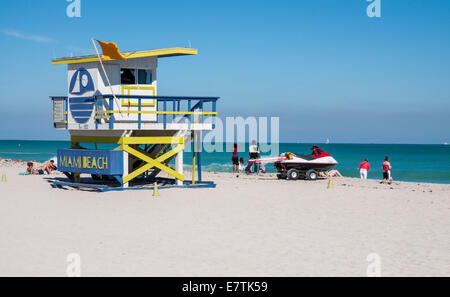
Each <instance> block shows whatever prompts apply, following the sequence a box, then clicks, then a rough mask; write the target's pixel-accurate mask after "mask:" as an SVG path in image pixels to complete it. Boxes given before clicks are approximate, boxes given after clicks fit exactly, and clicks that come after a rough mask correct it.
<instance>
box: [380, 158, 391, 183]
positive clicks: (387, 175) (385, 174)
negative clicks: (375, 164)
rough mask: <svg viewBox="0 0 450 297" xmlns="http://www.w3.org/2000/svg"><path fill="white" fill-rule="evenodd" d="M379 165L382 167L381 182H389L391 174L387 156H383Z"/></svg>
mask: <svg viewBox="0 0 450 297" xmlns="http://www.w3.org/2000/svg"><path fill="white" fill-rule="evenodd" d="M381 167H382V168H383V182H385V181H387V182H391V181H392V176H391V169H392V166H391V163H390V162H389V157H388V156H386V158H384V162H383V164H382V165H381Z"/></svg>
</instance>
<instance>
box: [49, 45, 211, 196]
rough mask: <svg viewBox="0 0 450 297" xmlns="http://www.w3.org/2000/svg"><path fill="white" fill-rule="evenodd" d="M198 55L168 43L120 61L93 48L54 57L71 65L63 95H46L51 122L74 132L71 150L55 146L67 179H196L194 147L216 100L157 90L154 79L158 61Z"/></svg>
mask: <svg viewBox="0 0 450 297" xmlns="http://www.w3.org/2000/svg"><path fill="white" fill-rule="evenodd" d="M114 45H115V44H114ZM196 54H197V50H196V49H191V48H166V49H154V50H147V51H136V52H123V53H121V55H122V56H123V57H124V59H123V58H122V59H114V58H112V59H111V58H108V57H105V56H104V55H103V56H100V55H99V54H98V55H92V56H83V57H71V58H61V59H55V60H53V61H52V64H54V65H60V64H67V65H68V79H67V87H68V95H67V96H62V97H51V99H52V100H53V124H54V127H55V128H56V129H63V130H68V131H69V133H70V138H71V148H70V149H60V150H58V155H57V158H58V167H59V168H58V169H59V170H60V171H62V172H64V173H65V174H66V175H67V176H68V177H69V178H70V179H71V181H72V183H79V182H80V174H89V175H90V176H92V178H93V179H94V180H95V181H96V182H98V183H100V180H102V181H103V180H107V179H111V178H112V177H113V178H114V180H115V181H117V182H118V183H119V184H120V188H127V187H128V186H129V185H130V183H131V184H134V183H138V181H139V184H142V183H145V182H148V183H153V182H154V181H155V180H157V178H158V177H159V176H160V174H161V173H163V172H165V173H166V174H167V175H166V176H164V178H165V179H166V180H168V178H169V179H170V180H172V181H173V185H177V186H188V185H192V184H201V183H202V176H201V152H200V150H199V149H198V148H199V146H200V145H201V138H202V136H201V134H202V131H208V130H212V129H213V128H214V126H213V124H212V121H205V120H206V119H207V118H209V117H215V116H216V115H217V111H216V102H217V100H218V99H219V98H218V97H185V96H159V95H158V84H157V68H158V60H159V59H161V58H168V57H178V56H185V55H196ZM190 143H193V153H192V156H193V161H192V165H193V166H192V170H193V172H192V181H186V180H185V176H184V173H183V165H184V162H183V152H184V150H185V148H186V147H187V146H188V145H190ZM86 146H90V147H89V148H87V147H86ZM100 147H101V148H100ZM173 160H174V161H175V162H174V163H175V166H174V168H172V167H171V164H170V163H171V161H173ZM195 165H197V170H196V168H195V167H196V166H195ZM161 175H162V174H161ZM93 184H95V182H94V183H93Z"/></svg>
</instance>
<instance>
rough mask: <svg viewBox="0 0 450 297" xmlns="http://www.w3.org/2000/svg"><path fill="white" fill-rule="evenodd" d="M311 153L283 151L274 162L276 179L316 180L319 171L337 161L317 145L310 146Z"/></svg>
mask: <svg viewBox="0 0 450 297" xmlns="http://www.w3.org/2000/svg"><path fill="white" fill-rule="evenodd" d="M312 150H313V152H312V154H311V155H300V154H294V153H284V154H282V155H281V157H280V158H279V160H277V161H275V162H274V165H275V168H276V170H277V172H278V174H277V177H278V179H290V180H297V179H300V178H303V179H307V180H316V179H317V178H318V177H319V172H323V171H328V170H330V169H332V168H333V167H335V166H336V165H337V164H338V162H337V161H336V160H335V159H334V158H333V157H332V156H330V155H329V154H328V153H326V152H325V151H323V150H322V149H321V148H320V147H318V146H316V145H315V146H313V147H312Z"/></svg>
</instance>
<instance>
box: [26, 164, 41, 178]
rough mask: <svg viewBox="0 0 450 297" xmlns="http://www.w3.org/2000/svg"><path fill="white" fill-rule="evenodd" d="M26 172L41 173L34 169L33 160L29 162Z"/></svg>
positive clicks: (31, 173) (30, 173)
mask: <svg viewBox="0 0 450 297" xmlns="http://www.w3.org/2000/svg"><path fill="white" fill-rule="evenodd" d="M25 174H29V175H36V174H39V172H38V171H37V170H34V164H33V162H28V163H27V171H25Z"/></svg>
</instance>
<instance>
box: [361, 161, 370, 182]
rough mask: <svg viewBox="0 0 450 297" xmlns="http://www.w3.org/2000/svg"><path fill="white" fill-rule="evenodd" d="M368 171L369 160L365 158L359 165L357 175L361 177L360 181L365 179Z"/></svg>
mask: <svg viewBox="0 0 450 297" xmlns="http://www.w3.org/2000/svg"><path fill="white" fill-rule="evenodd" d="M369 169H370V163H369V160H367V158H365V159H364V161H362V162H361V164H359V175H360V176H361V179H367V174H368V173H369Z"/></svg>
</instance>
